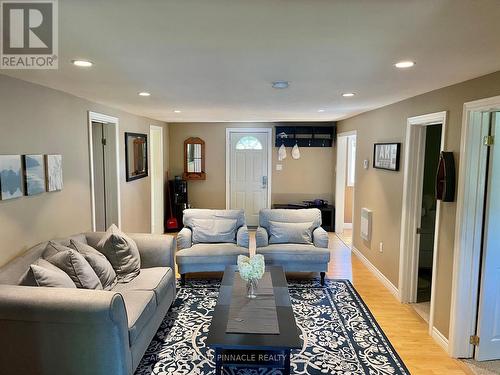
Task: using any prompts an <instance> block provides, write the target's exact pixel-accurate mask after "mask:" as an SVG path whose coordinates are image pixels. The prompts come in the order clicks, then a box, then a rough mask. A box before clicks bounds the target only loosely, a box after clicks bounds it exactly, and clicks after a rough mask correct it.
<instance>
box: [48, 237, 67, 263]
mask: <svg viewBox="0 0 500 375" xmlns="http://www.w3.org/2000/svg"><path fill="white" fill-rule="evenodd" d="M66 250H69V247H67V246H64V245H61V244H60V243H58V242H55V241H49V242H48V243H47V246H45V250H44V252H43V253H42V258H43V259H48V258H50V257H51V256H53V255H56V254H57V253H59V252H61V251H66Z"/></svg>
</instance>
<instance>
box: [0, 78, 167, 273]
mask: <svg viewBox="0 0 500 375" xmlns="http://www.w3.org/2000/svg"><path fill="white" fill-rule="evenodd" d="M88 110H91V111H95V112H100V113H104V114H107V115H110V116H115V117H118V118H119V121H120V138H119V140H120V181H121V183H120V187H121V209H122V228H123V229H124V230H125V231H135V232H149V231H150V222H151V214H150V205H151V202H150V200H151V193H150V180H149V177H148V178H144V179H141V180H137V181H133V182H129V183H126V182H125V159H124V153H125V144H124V132H126V131H131V132H142V133H149V125H150V124H156V125H161V126H165V123H162V122H158V121H154V120H149V119H146V118H143V117H139V116H134V115H131V114H128V113H125V112H123V111H119V110H115V109H111V108H108V107H105V106H102V105H99V104H95V103H92V102H89V101H86V100H84V99H81V98H77V97H75V96H72V95H68V94H65V93H63V92H60V91H56V90H52V89H49V88H46V87H42V86H39V85H34V84H31V83H28V82H24V81H21V80H17V79H14V78H10V77H7V76H3V75H0V129H1V137H0V153H1V154H15V155H22V154H27V153H33V154H48V153H56V154H62V155H63V178H64V189H63V190H62V191H60V192H52V193H43V194H40V195H37V196H32V197H22V198H17V199H13V200H7V201H0V265H2V264H4V263H6V262H7V261H9V260H10V259H12V258H14V257H15V256H16V255H18V254H20V253H22V252H23V251H25V250H27V249H28V248H29V247H30V246H32V245H34V244H36V243H38V242H41V241H45V240H48V239H51V238H54V237H60V236H66V235H70V234H73V233H77V232H82V231H88V230H90V229H91V209H90V179H89V178H90V177H89V173H90V172H89V152H88V128H87V111H88ZM165 133H167V132H165ZM166 161H168V158H166Z"/></svg>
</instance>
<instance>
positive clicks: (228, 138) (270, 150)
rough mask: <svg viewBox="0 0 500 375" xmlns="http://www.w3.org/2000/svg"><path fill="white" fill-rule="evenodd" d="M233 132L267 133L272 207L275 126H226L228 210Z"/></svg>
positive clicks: (268, 203)
mask: <svg viewBox="0 0 500 375" xmlns="http://www.w3.org/2000/svg"><path fill="white" fill-rule="evenodd" d="M231 133H267V208H271V191H272V175H273V128H226V210H227V209H229V207H231V181H230V177H231Z"/></svg>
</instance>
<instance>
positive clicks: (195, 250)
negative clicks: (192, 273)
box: [176, 243, 249, 264]
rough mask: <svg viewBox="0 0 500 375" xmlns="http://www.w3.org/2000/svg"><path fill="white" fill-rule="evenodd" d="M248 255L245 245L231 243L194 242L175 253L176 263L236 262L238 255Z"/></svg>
mask: <svg viewBox="0 0 500 375" xmlns="http://www.w3.org/2000/svg"><path fill="white" fill-rule="evenodd" d="M240 254H242V255H248V254H249V251H248V249H247V248H245V247H241V246H238V245H236V244H232V243H218V244H201V243H200V244H196V245H193V246H191V247H190V248H188V249H182V250H179V251H177V253H176V263H177V264H193V263H221V264H236V259H237V258H238V255H240Z"/></svg>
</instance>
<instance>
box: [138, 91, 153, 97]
mask: <svg viewBox="0 0 500 375" xmlns="http://www.w3.org/2000/svg"><path fill="white" fill-rule="evenodd" d="M139 96H151V94H150V93H149V92H146V91H142V92H140V93H139Z"/></svg>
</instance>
